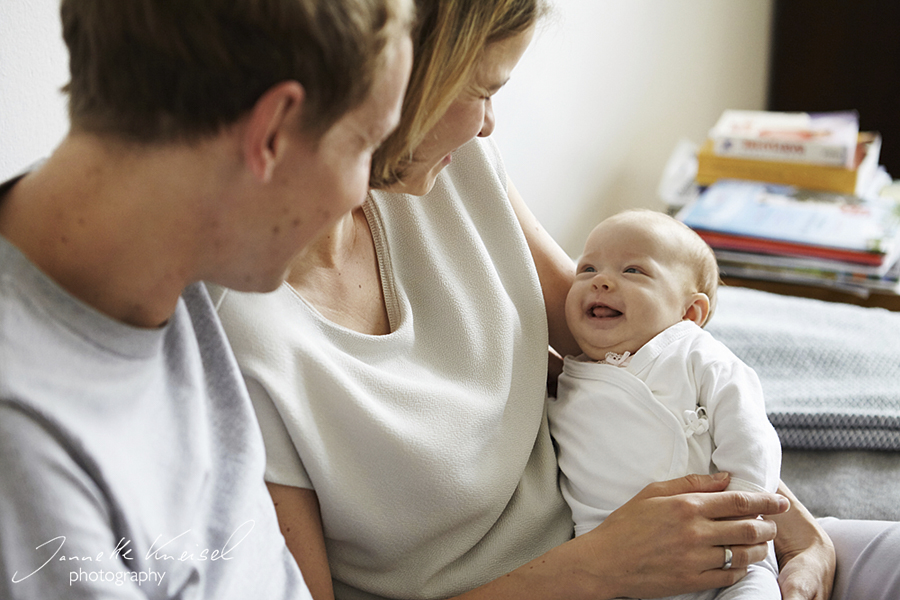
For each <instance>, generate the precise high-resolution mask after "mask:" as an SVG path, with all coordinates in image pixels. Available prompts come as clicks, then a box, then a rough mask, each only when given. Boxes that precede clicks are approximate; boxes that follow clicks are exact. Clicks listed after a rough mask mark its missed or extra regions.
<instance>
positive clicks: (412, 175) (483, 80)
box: [396, 28, 534, 196]
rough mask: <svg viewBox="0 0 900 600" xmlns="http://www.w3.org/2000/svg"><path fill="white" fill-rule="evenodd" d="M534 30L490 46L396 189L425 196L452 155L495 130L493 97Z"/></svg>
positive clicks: (423, 144)
mask: <svg viewBox="0 0 900 600" xmlns="http://www.w3.org/2000/svg"><path fill="white" fill-rule="evenodd" d="M533 35H534V28H530V29H528V30H527V31H524V32H522V33H520V34H518V35H516V36H514V37H511V38H507V39H505V40H501V41H499V42H494V43H492V44H490V45H489V46H487V47H486V48H485V50H484V53H483V54H482V56H481V58H480V60H479V61H478V63H477V64H476V65H475V69H474V71H473V72H472V76H471V78H470V80H469V81H468V82H467V83H466V86H465V88H463V91H462V92H461V93H460V94H459V96H457V98H456V100H454V101H453V104H451V105H450V108H449V109H447V112H446V114H444V116H443V117H442V118H441V120H440V121H438V122H437V124H436V125H435V126H434V127H433V128H432V130H431V131H429V132H428V134H427V135H426V136H425V140H424V141H423V142H422V143H421V144H419V146H418V147H417V148H416V149H415V151H414V152H413V160H412V163H410V165H409V167H408V168H407V169H406V170H405V172H404V175H403V180H402V182H401V183H400V185H399V186H398V187H397V188H396V189H397V191H402V192H405V193H408V194H414V195H417V196H421V195H423V194H426V193H428V192H429V191H430V190H431V188H432V187H434V181H435V179H436V178H437V176H438V173H440V172H441V170H442V169H443V168H444V167H446V166H447V165H449V164H450V162H451V161H452V160H453V159H452V153H453V152H454V151H455V150H456V149H457V148H459V147H460V146H462V145H463V144H465V143H466V142H468V141H469V140H471V139H472V138H474V137H475V136H479V137H487V136H489V135H491V132H492V131H494V111H493V108H492V107H491V96H493V95H494V94H495V93H497V91H498V90H499V89H500V88H501V87H503V85H504V84H505V83H506V82H507V80H509V76H510V74H511V73H512V70H513V68H514V67H515V66H516V64H518V62H519V59H521V58H522V54H524V53H525V49H526V48H528V44H529V43H530V42H531V38H532V37H533Z"/></svg>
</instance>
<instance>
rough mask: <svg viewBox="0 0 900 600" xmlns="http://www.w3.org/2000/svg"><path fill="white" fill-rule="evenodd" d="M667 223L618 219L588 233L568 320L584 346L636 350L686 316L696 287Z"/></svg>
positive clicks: (592, 350) (593, 350) (595, 355)
mask: <svg viewBox="0 0 900 600" xmlns="http://www.w3.org/2000/svg"><path fill="white" fill-rule="evenodd" d="M676 250H677V248H676V246H675V245H674V244H673V243H672V242H671V241H669V239H667V236H666V235H665V229H664V228H659V227H647V226H645V224H644V223H643V222H642V221H641V220H640V219H636V218H626V219H612V220H607V221H604V222H602V223H601V224H600V225H598V226H597V227H596V228H595V229H594V231H593V232H591V235H590V236H589V237H588V240H587V243H586V244H585V248H584V255H583V256H582V257H581V259H580V260H579V261H578V267H577V270H576V273H575V282H574V283H573V284H572V288H571V289H570V290H569V295H568V297H567V299H566V320H567V321H568V324H569V329H570V330H571V331H572V335H574V336H575V339H576V341H577V342H578V344H579V345H580V346H581V349H582V351H583V352H584V353H585V354H587V355H588V356H589V357H590V358H592V359H594V360H602V359H603V358H605V356H606V353H607V352H616V353H619V354H621V353H623V352H625V351H628V352H631V353H634V352H637V350H638V349H639V348H640V347H641V346H643V345H644V344H646V343H647V342H649V341H650V340H651V339H652V338H653V337H655V336H656V335H657V334H659V333H660V332H662V331H663V330H664V329H666V328H667V327H670V326H672V325H674V324H676V323H678V322H679V321H681V320H682V318H683V317H684V316H685V311H686V310H687V307H688V306H689V305H690V298H691V296H692V293H691V290H689V289H688V286H687V284H686V281H687V277H688V275H689V269H687V268H686V267H684V266H682V265H681V264H680V262H679V261H678V258H677V256H678V255H679V254H680V253H677V252H676Z"/></svg>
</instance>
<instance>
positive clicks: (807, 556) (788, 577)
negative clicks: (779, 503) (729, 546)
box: [770, 483, 835, 600]
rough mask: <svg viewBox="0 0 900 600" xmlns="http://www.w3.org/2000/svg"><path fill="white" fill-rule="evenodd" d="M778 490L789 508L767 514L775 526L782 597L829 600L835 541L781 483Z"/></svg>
mask: <svg viewBox="0 0 900 600" xmlns="http://www.w3.org/2000/svg"><path fill="white" fill-rule="evenodd" d="M778 493H780V494H782V495H784V496H785V497H787V498H788V499H789V500H790V501H791V509H790V510H789V511H788V512H786V513H782V514H780V515H776V516H773V517H770V518H771V520H772V521H774V522H775V523H776V524H777V525H778V535H777V537H776V538H775V555H776V556H777V557H778V566H779V568H780V573H779V575H778V583H779V585H780V586H781V594H782V597H783V598H784V600H828V598H830V597H831V588H832V586H833V585H834V568H835V558H834V544H832V543H831V540H830V539H829V538H828V535H827V534H826V533H825V531H824V530H823V529H822V528H821V527H819V524H818V523H817V522H816V520H815V519H814V518H813V516H812V515H811V514H810V513H809V511H808V510H806V507H804V506H803V505H802V504H801V503H800V501H799V500H797V498H796V497H795V496H794V494H792V493H791V491H790V490H789V489H788V488H787V486H785V485H784V483H782V484H781V485H780V486H779V488H778Z"/></svg>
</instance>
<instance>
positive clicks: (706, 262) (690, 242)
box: [610, 209, 721, 326]
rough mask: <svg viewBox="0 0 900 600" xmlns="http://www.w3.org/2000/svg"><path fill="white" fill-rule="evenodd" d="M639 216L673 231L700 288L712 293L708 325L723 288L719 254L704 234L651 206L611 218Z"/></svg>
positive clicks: (705, 292)
mask: <svg viewBox="0 0 900 600" xmlns="http://www.w3.org/2000/svg"><path fill="white" fill-rule="evenodd" d="M629 216H631V217H636V218H638V219H639V220H640V221H643V222H646V223H648V224H652V225H654V226H657V227H661V228H665V230H666V231H670V232H671V234H672V236H673V237H674V238H675V239H674V240H673V241H675V242H677V243H676V244H675V246H676V247H677V248H679V249H681V251H682V254H681V256H680V259H681V260H682V262H683V263H684V264H685V265H687V266H688V267H690V268H691V269H692V271H693V275H694V278H695V279H694V284H695V286H696V290H697V291H698V292H702V293H704V294H706V295H707V296H708V297H709V314H708V315H707V317H706V321H704V322H703V325H704V326H705V325H706V324H707V323H709V320H710V319H711V318H712V316H713V313H714V312H715V310H716V291H717V290H718V289H719V283H720V281H721V280H720V278H719V265H718V263H717V262H716V255H715V254H714V253H713V250H712V248H710V247H709V244H707V243H706V242H705V241H704V240H703V238H701V237H700V236H699V235H698V234H697V232H696V231H694V230H693V229H691V228H690V227H688V226H687V225H685V224H684V223H682V222H681V221H679V220H678V219H675V218H674V217H670V216H669V215H667V214H665V213H662V212H659V211H655V210H649V209H630V210H626V211H623V212H621V213H618V214H616V215H614V216H612V217H610V218H611V219H619V218H628V217H629Z"/></svg>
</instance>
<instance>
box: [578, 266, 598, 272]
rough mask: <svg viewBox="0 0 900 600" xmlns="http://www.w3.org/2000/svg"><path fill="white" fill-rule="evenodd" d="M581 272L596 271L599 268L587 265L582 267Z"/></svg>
mask: <svg viewBox="0 0 900 600" xmlns="http://www.w3.org/2000/svg"><path fill="white" fill-rule="evenodd" d="M581 272H582V273H596V272H597V269H595V268H594V267H592V266H591V265H585V266H583V267H581Z"/></svg>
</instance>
